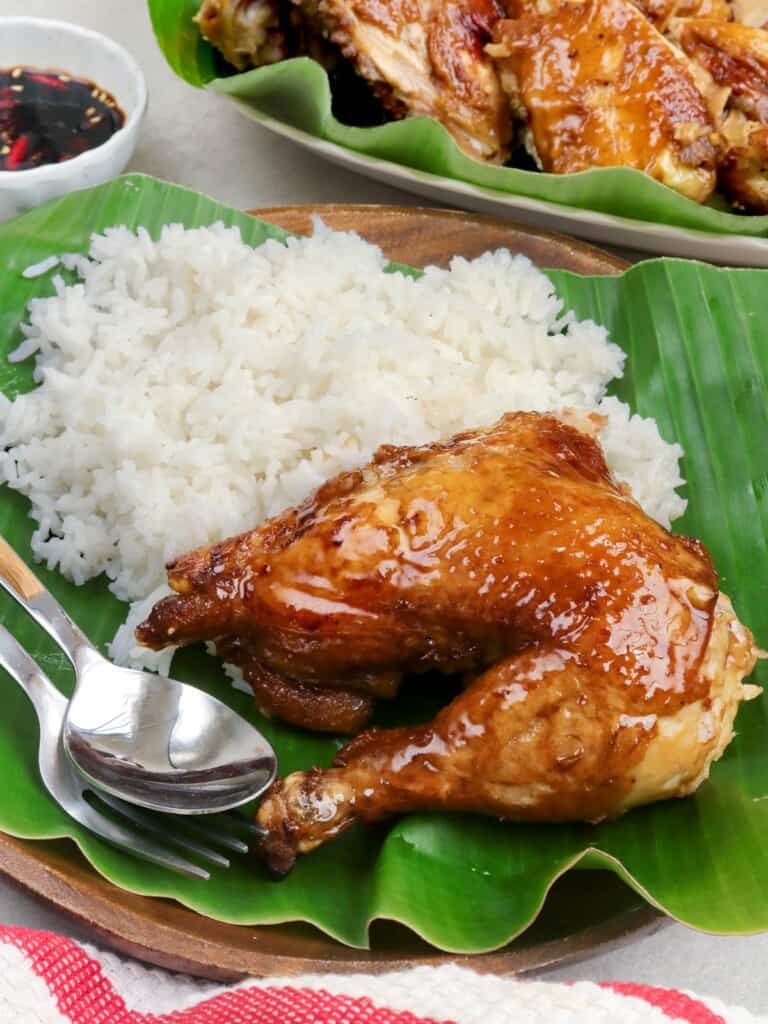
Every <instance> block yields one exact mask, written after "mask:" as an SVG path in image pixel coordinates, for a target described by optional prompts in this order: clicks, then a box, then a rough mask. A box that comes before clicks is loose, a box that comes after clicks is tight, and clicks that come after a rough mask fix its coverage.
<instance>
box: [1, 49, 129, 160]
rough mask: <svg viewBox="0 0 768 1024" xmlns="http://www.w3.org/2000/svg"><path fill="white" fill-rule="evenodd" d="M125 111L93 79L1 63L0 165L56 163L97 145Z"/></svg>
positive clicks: (122, 118)
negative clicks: (8, 65) (3, 66)
mask: <svg viewBox="0 0 768 1024" xmlns="http://www.w3.org/2000/svg"><path fill="white" fill-rule="evenodd" d="M124 122H125V114H124V113H123V112H122V110H121V109H120V108H119V107H118V105H117V102H116V101H115V98H114V96H112V95H110V93H108V92H106V91H105V90H104V89H101V88H100V87H99V86H98V85H96V84H95V83H94V82H89V81H86V80H85V79H82V78H73V77H71V76H70V75H67V74H64V73H62V72H59V71H40V70H38V69H37V68H24V67H15V68H2V69H0V171H25V170H27V169H28V168H30V167H40V166H41V165H42V164H58V163H61V162H62V161H63V160H71V159H72V158H73V157H75V156H79V155H80V153H84V152H86V150H89V149H95V148H96V146H101V145H102V143H104V142H106V141H107V139H109V138H110V137H111V136H112V135H114V134H115V132H116V131H117V130H118V129H119V128H122V126H123V124H124Z"/></svg>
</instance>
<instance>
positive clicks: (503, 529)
mask: <svg viewBox="0 0 768 1024" xmlns="http://www.w3.org/2000/svg"><path fill="white" fill-rule="evenodd" d="M566 420H568V421H569V422H565V421H566ZM598 425H599V424H598V423H596V422H594V420H593V419H590V418H587V417H586V416H578V415H576V414H564V415H563V416H562V417H560V418H557V417H555V416H551V415H540V414H535V413H515V414H510V415H507V416H505V417H504V418H503V419H502V420H501V421H500V422H499V423H497V424H496V425H495V426H493V427H490V428H487V429H483V430H476V431H471V432H468V433H464V434H460V435H457V436H456V437H453V438H451V439H449V440H447V441H445V442H441V443H437V444H432V445H426V446H424V447H419V448H400V449H398V448H384V449H381V450H380V451H379V452H378V453H377V455H376V456H375V458H374V460H373V461H372V463H371V464H370V465H368V466H366V467H365V468H364V469H362V470H360V471H358V472H354V473H348V474H344V475H343V476H341V477H339V478H337V479H336V480H334V481H331V482H330V483H329V484H326V485H325V487H323V488H321V489H320V491H318V493H317V494H316V495H315V496H314V497H313V498H311V499H310V500H309V501H308V502H306V503H305V504H304V505H303V506H301V507H300V508H298V509H295V510H292V511H289V512H287V513H285V514H284V515H282V516H280V517H278V518H277V519H273V520H272V521H270V522H268V523H267V524H265V525H264V526H263V527H261V528H260V529H259V530H255V531H253V532H252V533H249V534H245V535H242V536H241V537H237V538H234V539H232V540H230V541H227V542H224V543H223V544H220V545H217V546H215V547H213V548H210V549H205V550H199V551H196V552H193V553H192V554H190V555H188V556H186V557H184V558H181V559H179V560H177V561H176V562H175V563H173V564H172V565H171V566H170V570H169V581H170V584H171V586H172V587H173V589H174V590H176V591H177V594H176V595H174V596H171V597H169V598H166V599H165V600H163V601H161V602H160V603H158V604H157V605H156V606H155V608H154V609H153V611H152V612H151V614H150V616H149V618H148V619H147V621H146V622H145V623H144V624H143V625H142V626H141V627H140V628H139V630H138V637H139V639H140V640H141V641H142V642H143V643H145V644H149V645H150V646H153V647H163V646H165V645H167V644H170V643H173V644H177V643H190V642H192V641H195V640H201V639H208V640H211V639H213V640H217V641H220V640H221V638H225V639H224V646H225V647H226V646H227V644H228V643H230V641H227V640H226V638H227V637H229V638H232V637H234V638H236V639H235V642H234V647H235V650H237V647H238V645H239V644H240V643H241V642H242V643H243V644H244V645H245V646H246V647H247V649H248V652H249V654H248V657H249V658H250V659H252V661H254V660H255V661H258V662H259V663H260V664H261V665H263V667H264V669H265V672H266V673H267V675H268V676H271V677H272V678H273V679H282V681H283V683H284V684H285V685H286V686H287V687H288V688H289V689H290V687H291V686H294V685H295V684H296V682H299V683H300V684H301V685H303V686H306V687H307V690H308V692H309V691H311V690H312V689H313V688H314V690H315V691H317V692H319V691H322V690H325V689H326V688H327V687H330V688H331V689H330V690H328V692H333V688H337V687H342V689H346V691H347V693H348V694H353V693H355V692H357V693H358V694H368V695H371V694H376V693H378V694H382V695H386V694H387V693H392V692H393V691H394V690H395V689H396V687H397V684H398V681H399V679H400V677H401V676H402V674H403V673H406V672H419V671H423V670H425V669H427V668H430V669H438V670H440V671H442V672H448V673H455V672H462V673H464V675H465V678H466V680H467V683H468V685H467V688H466V689H465V690H464V692H463V693H461V694H460V695H459V696H458V697H457V698H455V699H454V700H453V701H452V702H451V703H450V704H448V706H447V707H446V708H444V710H443V711H441V712H440V713H439V714H438V716H437V718H436V719H435V721H434V722H432V723H431V724H429V725H425V726H418V727H415V728H401V729H394V730H377V729H373V730H370V731H368V732H366V733H364V734H363V735H361V736H358V737H357V738H356V739H354V740H352V742H351V743H350V744H349V745H348V746H347V747H346V748H345V749H343V750H342V751H341V753H340V754H339V755H338V757H337V758H336V761H335V763H334V766H333V767H332V768H330V769H327V770H324V771H323V770H317V769H315V770H312V771H308V772H299V773H296V774H293V775H290V776H288V778H286V779H285V780H282V781H278V782H277V783H276V784H275V785H274V786H273V787H272V789H271V790H270V791H269V792H268V794H267V795H266V797H265V798H264V800H263V802H262V805H261V807H260V810H259V812H258V822H259V824H260V825H261V826H262V827H263V828H264V829H265V830H266V832H267V834H266V837H265V838H264V840H263V842H262V854H263V856H264V857H265V859H266V860H267V862H268V864H269V865H270V867H271V868H272V869H273V870H274V871H275V872H277V873H283V872H285V871H287V870H289V869H290V867H291V865H292V864H293V862H294V859H295V857H296V855H297V854H298V853H305V852H308V851H309V850H311V849H313V848H315V847H316V846H318V845H319V844H321V843H323V842H326V841H328V840H329V839H332V838H334V837H335V836H337V835H338V834H339V833H340V832H342V831H343V830H344V829H346V828H347V827H349V826H350V825H351V824H353V823H354V822H355V821H364V822H371V821H376V820H379V819H382V818H386V817H389V816H391V815H393V814H399V813H403V812H406V811H409V810H415V809H445V810H460V811H472V812H478V813H483V814H490V815H495V816H498V817H502V818H508V819H512V820H534V821H538V820H588V821H597V820H600V819H602V818H605V817H611V816H614V815H618V814H620V813H622V812H623V811H625V810H627V809H628V808H630V807H632V806H635V805H636V804H639V803H646V802H649V801H653V800H660V799H665V798H668V797H672V796H682V795H685V794H687V793H689V792H691V791H692V790H693V789H694V788H695V787H696V786H697V785H698V784H699V783H700V782H701V780H702V779H703V778H704V777H705V776H706V774H707V771H708V767H709V764H710V763H711V761H712V760H713V759H714V758H716V757H718V756H719V755H720V753H721V752H722V750H723V749H724V747H725V745H726V744H727V743H728V741H729V739H730V738H731V735H732V723H733V719H734V715H735V713H736V709H737V706H738V703H739V701H740V700H741V699H742V698H743V697H745V696H749V695H750V693H749V692H748V688H745V687H743V686H742V683H741V680H742V678H743V677H744V676H745V675H746V674H747V673H749V671H751V669H752V667H753V664H754V660H755V650H754V647H753V643H752V638H751V635H750V634H749V632H748V630H746V629H745V628H744V627H743V626H742V625H741V624H740V623H739V622H738V620H737V619H736V617H735V615H734V613H733V611H732V609H731V606H730V603H729V601H728V599H727V598H726V597H725V596H724V595H722V594H719V593H718V582H717V575H716V573H715V571H714V569H713V567H712V563H711V561H710V559H709V556H708V555H707V553H706V551H705V550H704V549H703V547H702V546H701V545H700V544H699V543H698V542H696V541H694V540H689V539H687V538H683V537H675V536H672V535H671V534H670V533H668V532H667V531H666V530H664V529H663V528H662V527H661V526H660V525H659V524H657V523H656V522H654V521H652V520H651V519H649V518H648V517H647V516H646V515H645V514H644V513H643V511H642V510H641V509H640V507H639V506H638V505H637V504H636V503H635V501H634V500H633V499H632V498H631V496H630V495H628V494H627V493H626V490H625V489H624V488H622V487H620V486H618V485H617V484H616V483H615V482H614V481H613V480H612V478H611V476H610V474H609V471H608V469H607V467H606V464H605V460H604V457H603V454H602V451H601V449H600V446H599V444H598V443H597V441H596V440H595V438H594V436H591V435H592V434H594V431H595V428H596V427H597V426H598ZM307 713H308V715H309V717H310V718H311V701H310V702H309V703H308V705H307ZM321 714H322V712H321Z"/></svg>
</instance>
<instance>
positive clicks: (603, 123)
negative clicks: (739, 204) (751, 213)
mask: <svg viewBox="0 0 768 1024" xmlns="http://www.w3.org/2000/svg"><path fill="white" fill-rule="evenodd" d="M542 5H543V12H540V10H541V9H539V5H536V8H537V9H536V10H534V9H532V8H533V5H532V4H525V9H526V13H523V14H522V16H521V17H519V18H516V19H514V20H504V21H500V22H498V23H497V25H496V28H495V31H494V41H493V44H492V45H491V46H489V47H487V48H486V49H487V52H488V53H490V54H491V56H493V57H494V59H495V60H496V64H497V67H498V69H499V74H500V76H501V83H502V86H503V88H504V89H505V91H506V92H507V94H508V96H509V98H510V102H511V104H512V107H513V109H514V110H515V112H516V113H517V115H518V117H519V118H520V119H521V120H523V121H524V123H525V126H526V128H525V141H526V147H527V148H528V150H529V151H530V153H531V155H533V156H534V158H535V159H536V161H537V163H538V164H539V166H540V167H541V169H542V170H544V171H550V172H553V173H555V174H568V173H573V172H575V171H584V170H589V169H590V168H592V167H634V168H637V169H638V170H641V171H645V172H646V173H647V174H649V175H650V176H651V177H653V178H656V179H658V180H659V181H661V182H663V183H664V184H665V185H668V186H669V187H670V188H673V189H675V190H676V191H678V192H681V193H682V194H683V195H685V196H688V197H689V198H690V199H694V200H695V201H696V202H699V203H701V202H704V201H705V200H706V199H707V198H708V197H709V195H710V194H711V193H712V191H713V189H714V187H715V180H716V179H715V163H716V157H717V141H718V140H717V133H716V130H715V124H714V121H713V119H712V116H711V113H710V111H709V109H708V107H707V103H706V101H705V99H704V97H703V96H702V94H701V92H700V90H699V89H698V88H697V85H696V82H695V79H694V76H693V74H692V72H691V70H690V68H689V67H688V63H687V61H686V60H685V58H684V57H682V56H681V55H680V54H679V52H678V51H677V50H675V48H674V47H673V46H672V45H671V44H670V43H669V42H668V41H667V40H666V39H665V38H664V37H663V36H662V35H661V34H660V33H659V32H657V31H656V29H655V28H654V27H653V26H652V25H651V24H650V22H649V21H648V20H647V18H645V17H644V16H643V15H642V14H641V13H640V11H639V10H638V9H637V8H636V7H635V6H634V5H633V4H631V3H629V0H584V2H577V0H566V2H563V3H560V4H559V5H557V6H556V7H555V8H554V9H553V8H552V7H551V5H550V3H549V2H548V0H542Z"/></svg>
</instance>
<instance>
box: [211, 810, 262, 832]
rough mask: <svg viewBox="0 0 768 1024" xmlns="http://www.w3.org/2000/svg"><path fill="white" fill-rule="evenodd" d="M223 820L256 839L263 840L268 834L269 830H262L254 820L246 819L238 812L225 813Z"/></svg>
mask: <svg viewBox="0 0 768 1024" xmlns="http://www.w3.org/2000/svg"><path fill="white" fill-rule="evenodd" d="M222 818H224V819H226V822H227V824H229V825H231V826H232V827H233V828H235V829H239V830H240V831H241V832H245V833H246V834H247V835H249V836H253V837H254V838H255V839H263V838H264V836H265V835H266V834H267V830H266V829H265V828H262V827H261V825H257V824H256V822H255V821H254V820H253V819H252V818H246V817H245V816H244V815H242V814H239V813H238V812H237V811H225V812H224V813H223V814H222Z"/></svg>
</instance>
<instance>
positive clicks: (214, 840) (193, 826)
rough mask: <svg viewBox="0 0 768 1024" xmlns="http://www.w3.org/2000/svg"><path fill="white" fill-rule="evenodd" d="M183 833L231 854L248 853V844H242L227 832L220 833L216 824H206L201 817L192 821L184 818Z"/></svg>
mask: <svg viewBox="0 0 768 1024" xmlns="http://www.w3.org/2000/svg"><path fill="white" fill-rule="evenodd" d="M184 831H185V832H190V833H191V834H192V835H195V836H199V838H200V839H205V840H206V841H207V842H209V843H210V844H211V845H212V846H219V847H221V848H222V849H223V850H229V851H230V852H231V853H248V849H249V847H248V843H244V842H243V840H242V839H238V838H237V836H233V835H230V834H229V833H228V832H222V831H221V830H220V829H219V828H217V822H213V821H211V822H206V821H205V819H204V818H202V817H201V818H196V819H194V820H190V819H189V818H188V817H186V818H185V820H184Z"/></svg>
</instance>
